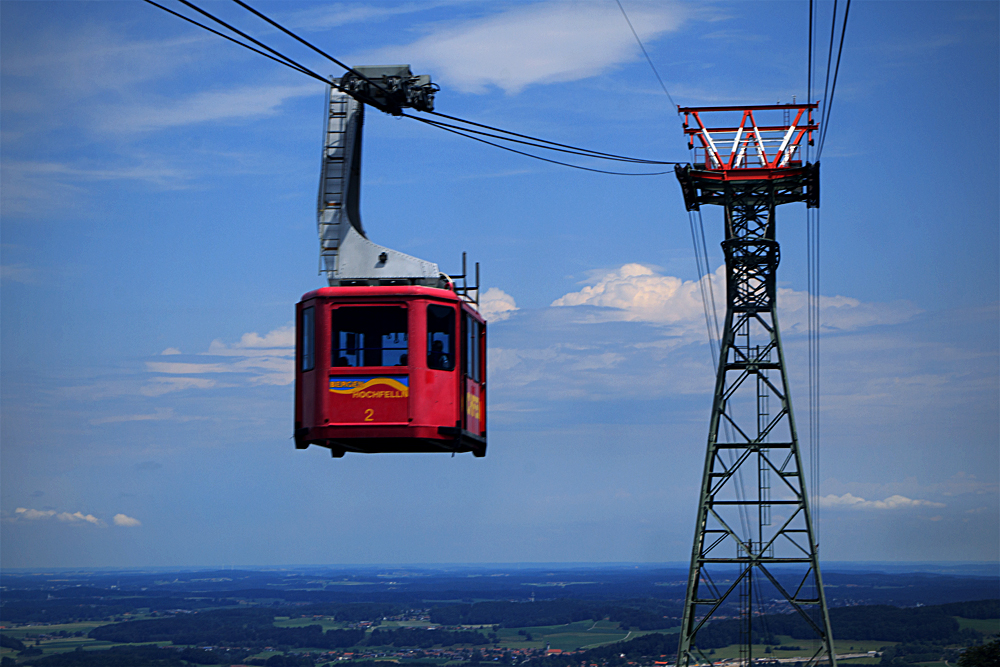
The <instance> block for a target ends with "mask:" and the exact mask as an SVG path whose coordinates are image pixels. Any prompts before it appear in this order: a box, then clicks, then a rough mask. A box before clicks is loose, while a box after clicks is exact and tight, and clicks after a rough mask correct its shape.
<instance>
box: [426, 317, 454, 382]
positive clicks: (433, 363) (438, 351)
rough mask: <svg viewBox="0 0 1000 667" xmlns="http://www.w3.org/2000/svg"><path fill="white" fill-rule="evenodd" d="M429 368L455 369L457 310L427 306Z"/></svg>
mask: <svg viewBox="0 0 1000 667" xmlns="http://www.w3.org/2000/svg"><path fill="white" fill-rule="evenodd" d="M427 367H428V368H436V369H438V370H442V371H450V370H452V369H454V368H455V309H454V308H449V307H448V306H427Z"/></svg>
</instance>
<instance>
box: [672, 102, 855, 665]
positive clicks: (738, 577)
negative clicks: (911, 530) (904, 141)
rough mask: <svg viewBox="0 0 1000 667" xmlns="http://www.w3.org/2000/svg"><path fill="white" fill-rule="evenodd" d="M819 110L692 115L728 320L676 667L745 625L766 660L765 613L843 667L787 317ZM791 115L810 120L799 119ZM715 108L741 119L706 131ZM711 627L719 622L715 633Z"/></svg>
mask: <svg viewBox="0 0 1000 667" xmlns="http://www.w3.org/2000/svg"><path fill="white" fill-rule="evenodd" d="M813 108H815V105H771V106H767V107H714V108H698V109H681V111H682V112H684V113H685V124H684V126H685V132H686V133H687V134H688V136H689V141H690V143H689V146H690V147H691V148H695V146H694V140H695V139H698V140H700V142H701V145H700V146H699V147H698V148H697V149H695V163H694V165H693V166H692V165H687V166H684V167H678V169H677V177H678V180H679V181H680V183H681V188H682V190H683V192H684V199H685V204H686V205H687V208H688V210H689V211H695V210H699V207H700V206H701V205H702V204H715V205H719V206H722V207H723V208H724V210H725V227H726V238H725V241H723V243H722V248H723V251H724V253H725V258H726V317H725V326H724V329H723V333H722V337H721V341H720V349H719V359H718V374H717V377H716V384H715V395H714V399H713V404H712V416H711V421H710V425H709V432H708V448H707V452H706V456H705V468H704V473H703V476H702V482H701V496H700V499H699V502H698V519H697V523H696V528H695V538H694V547H693V549H692V554H691V569H690V572H689V576H688V584H687V594H686V597H685V603H684V615H683V621H682V625H681V632H680V638H679V645H678V657H677V664H678V667H687V666H688V665H693V664H697V663H700V662H711V660H710V659H709V658H708V657H707V655H706V652H707V650H708V649H710V648H713V647H714V645H716V644H717V643H718V642H720V641H723V640H722V639H721V637H723V636H729V637H731V636H733V634H732V631H733V630H734V629H735V630H738V637H739V643H740V646H741V651H740V657H741V660H740V662H741V663H742V664H743V665H744V666H746V665H748V664H749V663H750V662H751V661H752V660H753V659H754V658H755V657H763V656H754V655H753V648H752V647H753V645H754V644H762V643H763V644H771V643H775V639H774V635H775V634H777V633H772V631H771V630H770V629H769V628H768V618H767V615H768V614H771V615H775V614H782V613H788V612H792V613H793V614H794V618H795V619H796V620H795V621H794V622H797V623H798V624H799V629H800V630H801V629H802V628H803V627H804V628H805V629H806V633H809V632H810V631H811V634H812V635H813V636H814V638H815V640H816V642H817V647H816V648H814V649H813V650H812V651H810V655H809V656H808V659H807V661H804V662H806V664H815V663H817V662H825V663H830V664H832V665H833V667H835V666H836V655H835V653H834V650H833V638H832V634H831V630H830V619H829V613H828V611H827V606H826V599H825V595H824V592H823V582H822V576H821V573H820V568H819V552H818V546H819V545H818V543H817V540H816V536H815V534H814V532H813V530H814V529H813V523H812V516H811V513H810V507H809V497H808V495H807V492H806V485H805V478H804V475H805V471H804V469H803V465H802V457H801V454H800V451H799V443H798V437H797V434H796V428H795V418H794V413H793V411H792V403H791V398H790V395H789V389H788V376H787V373H786V369H785V358H784V353H783V351H782V346H781V335H780V330H779V327H778V316H777V312H776V311H777V302H776V297H777V284H776V273H777V268H778V261H779V246H778V242H777V241H776V240H775V210H776V207H777V206H779V205H781V204H785V203H792V202H806V204H807V206H810V207H816V206H818V205H819V188H818V182H819V167H818V165H810V164H807V163H805V164H804V163H803V162H802V161H801V160H799V159H797V158H798V152H797V151H798V147H799V141H800V140H801V139H802V138H803V136H809V137H810V138H811V133H812V131H813V130H815V129H816V126H815V125H813V123H812V119H811V113H812V109H813ZM773 110H781V111H783V112H784V114H785V121H784V123H783V124H781V125H777V126H775V125H772V126H760V125H758V124H757V122H756V121H755V119H754V115H753V112H754V111H758V112H760V111H767V112H770V111H773ZM792 110H797V112H798V115H797V116H796V118H795V120H794V121H791V122H789V121H790V118H789V116H790V113H791V111H792ZM716 111H721V112H728V113H730V114H736V113H740V114H742V121H741V122H740V123H739V124H738V125H736V126H731V127H719V128H708V127H706V126H705V125H704V123H703V122H702V119H701V115H702V114H704V113H706V112H716ZM804 115H805V116H806V118H805V119H803V116H804ZM692 117H693V119H694V121H695V122H694V125H695V127H690V120H691V118H692ZM803 120H805V122H802V121H803ZM731 125H733V124H731ZM796 133H798V134H797V136H796ZM699 158H701V159H699ZM724 619H729V620H724ZM709 621H712V625H715V624H718V625H716V626H715V627H714V628H713V630H708V629H707V628H708V627H710V626H709V625H708V624H709ZM776 622H777V619H774V618H772V620H771V623H772V624H774V623H776ZM726 626H728V628H727V627H726ZM786 626H787V622H786ZM699 631H703V633H704V634H703V636H705V637H707V639H706V641H705V642H703V643H704V644H707V645H705V646H702V647H699V645H698V641H697V639H698V633H699ZM724 631H725V632H724ZM782 634H786V633H785V632H782ZM799 634H802V633H799ZM726 643H729V642H728V641H726Z"/></svg>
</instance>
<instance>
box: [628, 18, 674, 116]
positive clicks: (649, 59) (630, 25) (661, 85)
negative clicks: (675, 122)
mask: <svg viewBox="0 0 1000 667" xmlns="http://www.w3.org/2000/svg"><path fill="white" fill-rule="evenodd" d="M615 2H617V3H618V9H620V10H622V16H624V17H625V22H626V23H628V28H629V30H631V31H632V35H633V36H634V37H635V41H636V43H638V44H639V48H640V49H642V55H644V56H646V62H648V63H649V66H650V68H652V70H653V74H654V75H656V80H657V81H659V82H660V88H662V89H663V92H664V93H666V94H667V99H669V100H670V106H672V107H673V108H674V109H678V106H677V105H676V104H674V98H673V97H672V96H671V95H670V91H669V90H667V86H666V84H665V83H663V79H661V78H660V73H659V72H657V71H656V65H654V64H653V60H652V58H650V57H649V54H648V53H647V52H646V47H645V46H643V45H642V40H641V39H639V33H637V32H636V31H635V28H634V27H632V21H630V20H629V18H628V14H626V13H625V8H624V7H622V2H621V0H615ZM680 113H681V112H680V111H679V110H678V111H677V115H678V116H679V115H680Z"/></svg>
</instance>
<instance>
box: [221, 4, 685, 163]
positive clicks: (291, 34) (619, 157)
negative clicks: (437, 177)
mask: <svg viewBox="0 0 1000 667" xmlns="http://www.w3.org/2000/svg"><path fill="white" fill-rule="evenodd" d="M233 2H235V3H236V4H238V5H239V6H240V7H243V8H244V9H246V10H247V11H249V12H251V13H253V14H254V15H255V16H257V17H259V18H261V19H263V20H264V21H267V23H269V24H270V25H272V26H274V27H275V28H277V29H278V30H280V31H282V32H283V33H285V34H286V35H288V36H289V37H291V38H293V39H295V40H296V41H298V42H300V43H301V44H304V45H305V46H307V47H309V48H310V49H312V50H313V51H315V52H316V53H318V54H320V55H321V56H323V57H324V58H327V59H328V60H330V62H332V63H334V64H335V65H337V66H339V67H342V68H344V69H345V70H347V71H348V72H350V73H352V74H354V75H355V76H357V77H359V78H361V79H363V80H365V81H367V82H368V83H370V84H372V85H373V86H375V87H376V88H378V89H379V90H382V91H383V92H388V91H386V90H385V88H383V87H382V86H380V85H379V84H378V83H377V82H376V81H373V80H371V79H369V78H368V77H366V76H365V75H364V74H362V73H361V72H358V71H357V70H355V69H353V68H352V67H350V66H348V65H346V64H344V63H342V62H340V61H339V60H337V59H336V58H334V57H333V56H331V55H330V54H328V53H326V52H325V51H323V50H321V49H319V48H318V47H316V46H315V45H313V44H311V43H310V42H308V41H306V40H305V39H303V38H301V37H299V36H298V35H296V34H295V33H294V32H292V31H291V30H288V29H287V28H285V27H284V26H282V25H281V24H279V23H278V22H277V21H274V20H272V19H270V18H268V17H267V16H265V15H264V14H262V13H261V12H258V11H257V10H256V9H254V8H253V7H251V6H250V5H248V4H246V3H245V2H243V1H242V0H233ZM427 113H430V114H433V115H435V116H441V117H442V118H447V119H449V120H454V121H457V122H460V123H466V124H468V125H475V126H476V127H481V128H483V129H487V130H492V131H494V132H502V133H504V134H509V135H511V136H516V137H520V138H522V139H529V140H531V141H537V142H540V143H546V144H551V145H553V146H558V147H560V148H567V149H571V150H575V151H582V152H584V153H587V154H590V155H593V156H595V157H596V156H600V157H604V158H609V159H615V160H624V161H630V162H642V163H646V164H678V163H677V162H658V161H656V160H640V159H638V158H629V157H626V156H623V155H615V154H613V153H602V152H600V151H591V150H589V149H586V148H579V147H577V146H567V145H564V144H558V143H556V142H553V141H547V140H545V139H539V138H537V137H531V136H528V135H523V134H518V133H516V132H510V131H508V130H504V129H501V128H498V127H491V126H489V125H483V124H480V123H474V122H472V121H468V120H465V119H462V118H456V117H454V116H447V115H445V114H442V113H437V112H433V111H429V112H427ZM403 115H404V116H407V117H408V118H416V117H415V116H409V115H408V114H403ZM468 131H471V130H468ZM508 141H509V140H508ZM609 173H610V172H609Z"/></svg>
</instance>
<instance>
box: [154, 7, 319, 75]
mask: <svg viewBox="0 0 1000 667" xmlns="http://www.w3.org/2000/svg"><path fill="white" fill-rule="evenodd" d="M144 1H145V2H147V3H149V4H151V5H153V6H154V7H159V8H160V9H162V10H163V11H165V12H167V13H168V14H173V15H174V16H176V17H177V18H179V19H182V20H184V21H187V22H188V23H192V24H194V25H196V26H198V27H199V28H202V29H203V30H207V31H208V32H210V33H212V34H213V35H218V36H219V37H221V38H223V39H228V40H229V41H230V42H232V43H233V44H239V45H240V46H242V47H243V48H246V49H249V50H251V51H253V52H254V53H257V54H260V55H262V56H264V57H265V58H269V59H271V60H273V61H274V62H276V63H278V64H280V65H284V66H286V67H290V68H291V69H293V70H295V71H297V72H301V73H302V74H305V75H307V76H314V77H319V78H320V79H322V77H320V75H318V74H316V73H315V72H313V71H312V70H309V69H306V68H305V67H303V66H302V65H299V64H298V63H296V62H295V61H292V60H281V59H280V58H276V57H274V56H272V55H271V54H269V53H265V52H263V51H261V50H260V49H255V48H254V47H252V46H250V45H249V44H246V43H244V42H241V41H240V40H238V39H233V38H232V37H230V36H229V35H226V34H224V33H221V32H219V31H218V30H216V29H214V28H210V27H209V26H207V25H205V24H204V23H199V22H198V21H195V20H194V19H192V18H190V17H187V16H184V15H183V14H180V13H178V12H175V11H174V10H172V9H169V8H167V7H164V6H163V5H161V4H158V3H156V2H153V0H144ZM284 57H285V56H282V58H284Z"/></svg>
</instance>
